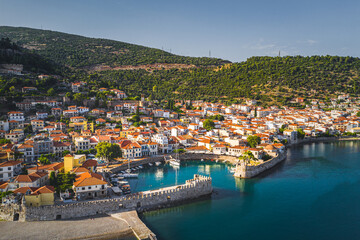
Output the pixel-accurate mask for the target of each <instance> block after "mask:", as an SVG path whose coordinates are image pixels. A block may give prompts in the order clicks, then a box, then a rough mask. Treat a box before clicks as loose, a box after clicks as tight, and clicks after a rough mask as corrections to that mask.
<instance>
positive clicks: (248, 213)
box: [130, 142, 360, 240]
mask: <svg viewBox="0 0 360 240" xmlns="http://www.w3.org/2000/svg"><path fill="white" fill-rule="evenodd" d="M195 173H199V174H203V175H208V176H211V177H212V178H213V186H214V194H213V195H212V197H211V199H208V200H201V201H197V202H194V203H190V204H186V205H182V206H179V207H174V208H169V209H163V210H159V211H154V212H150V213H146V214H143V215H142V220H143V221H144V222H145V223H146V225H147V226H148V227H149V228H150V229H151V230H152V231H153V232H154V233H155V234H156V235H157V236H158V239H160V240H167V239H171V240H176V239H189V240H190V239H197V240H199V239H206V240H211V239H246V240H248V239H301V240H303V239H360V207H359V204H360V142H337V143H318V144H315V143H314V144H308V145H304V146H298V147H294V148H291V149H289V150H288V156H287V159H286V160H285V161H284V163H281V164H280V165H279V166H277V167H276V168H274V169H271V170H270V171H269V172H267V173H266V174H263V175H260V176H259V177H256V178H253V179H246V180H244V179H235V178H234V177H233V176H232V175H231V174H230V173H229V166H227V165H225V164H220V163H211V162H195V161H193V162H187V163H185V164H183V165H182V166H181V169H180V170H178V171H175V170H174V169H173V168H172V167H169V166H160V167H152V168H148V169H144V170H142V172H141V173H140V175H139V179H138V180H132V181H131V182H130V184H131V187H132V190H133V191H134V190H135V191H141V190H148V189H156V188H159V187H165V186H171V185H174V184H183V183H184V182H185V180H187V179H190V178H192V177H193V174H195Z"/></svg>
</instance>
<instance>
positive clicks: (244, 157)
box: [239, 151, 256, 163]
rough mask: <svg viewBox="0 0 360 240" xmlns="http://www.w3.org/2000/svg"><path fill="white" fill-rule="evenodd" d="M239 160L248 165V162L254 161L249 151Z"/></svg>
mask: <svg viewBox="0 0 360 240" xmlns="http://www.w3.org/2000/svg"><path fill="white" fill-rule="evenodd" d="M239 160H242V161H245V162H246V163H249V161H250V160H256V158H255V156H254V154H252V152H251V151H246V152H244V153H243V154H242V155H241V156H240V157H239Z"/></svg>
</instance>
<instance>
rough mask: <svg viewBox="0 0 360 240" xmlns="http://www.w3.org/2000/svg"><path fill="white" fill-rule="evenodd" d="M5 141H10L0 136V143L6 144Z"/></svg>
mask: <svg viewBox="0 0 360 240" xmlns="http://www.w3.org/2000/svg"><path fill="white" fill-rule="evenodd" d="M6 143H11V141H10V140H9V139H5V138H0V144H1V145H3V144H6Z"/></svg>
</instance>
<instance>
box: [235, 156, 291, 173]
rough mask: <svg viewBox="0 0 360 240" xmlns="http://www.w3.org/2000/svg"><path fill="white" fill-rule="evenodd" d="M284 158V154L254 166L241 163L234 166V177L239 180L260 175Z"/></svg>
mask: <svg viewBox="0 0 360 240" xmlns="http://www.w3.org/2000/svg"><path fill="white" fill-rule="evenodd" d="M285 158H286V152H285V153H282V154H280V155H278V156H277V157H274V158H272V159H270V160H268V161H266V162H264V163H261V164H259V165H256V166H248V165H246V164H245V163H243V162H242V163H240V164H238V165H237V166H236V169H235V173H234V176H235V177H239V178H252V177H255V176H256V175H259V174H260V173H262V172H264V171H266V170H268V169H270V168H272V167H274V166H275V165H276V164H278V163H280V162H281V161H283V160H285Z"/></svg>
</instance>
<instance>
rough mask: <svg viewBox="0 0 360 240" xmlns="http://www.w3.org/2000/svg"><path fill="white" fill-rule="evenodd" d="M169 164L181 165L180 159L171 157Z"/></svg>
mask: <svg viewBox="0 0 360 240" xmlns="http://www.w3.org/2000/svg"><path fill="white" fill-rule="evenodd" d="M169 164H170V166H173V167H180V160H179V159H176V158H173V157H170V160H169Z"/></svg>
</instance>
